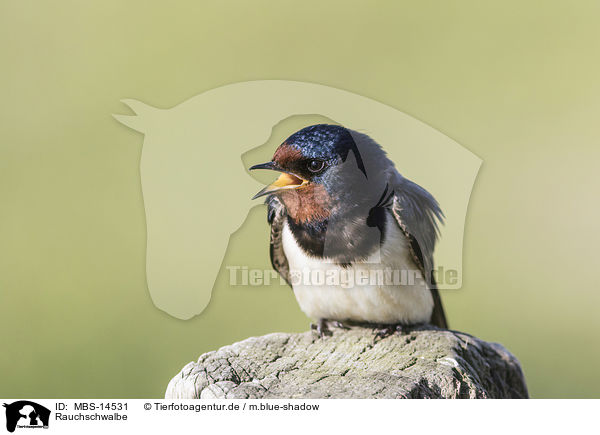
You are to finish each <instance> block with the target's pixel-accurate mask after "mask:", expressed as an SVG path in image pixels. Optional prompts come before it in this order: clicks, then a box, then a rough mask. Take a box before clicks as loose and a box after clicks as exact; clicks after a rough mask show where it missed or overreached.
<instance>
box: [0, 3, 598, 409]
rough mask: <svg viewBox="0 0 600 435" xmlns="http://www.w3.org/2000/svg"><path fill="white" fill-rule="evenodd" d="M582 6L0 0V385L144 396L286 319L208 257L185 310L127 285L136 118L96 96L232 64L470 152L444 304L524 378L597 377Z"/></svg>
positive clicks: (589, 107) (273, 295)
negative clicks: (457, 263)
mask: <svg viewBox="0 0 600 435" xmlns="http://www.w3.org/2000/svg"><path fill="white" fill-rule="evenodd" d="M599 19H600V3H598V2H597V1H577V2H567V1H560V2H557V1H529V2H520V1H493V2H490V1H420V2H406V1H402V2H391V1H390V2H369V3H367V2H356V3H354V2H348V1H344V2H342V1H340V2H327V3H324V2H312V1H305V2H301V3H299V2H291V1H289V2H288V1H283V2H275V1H273V2H263V1H253V2H241V1H240V2H216V1H215V2H192V1H189V2H171V3H169V4H168V5H166V4H165V5H163V6H158V5H154V4H150V3H149V2H145V1H129V2H122V1H108V0H105V1H102V2H94V3H92V2H80V1H59V2H51V3H50V2H48V3H44V2H33V1H25V0H19V1H5V0H1V1H0V50H1V51H0V54H1V59H2V66H1V68H0V83H1V85H0V86H1V93H0V95H1V99H0V330H2V334H1V335H0V346H1V348H2V352H1V353H0V373H1V375H0V397H19V398H21V397H22V398H25V397H103V398H104V397H115V398H121V397H122V398H129V397H161V396H162V395H163V393H164V389H165V387H166V385H167V382H168V381H169V379H170V378H171V377H172V376H173V375H175V374H176V373H177V372H178V370H179V369H180V368H181V367H182V366H183V365H184V364H185V363H187V362H189V361H191V360H194V359H196V358H197V357H198V355H199V354H201V353H202V352H205V351H208V350H212V349H215V348H217V347H219V346H222V345H225V344H229V343H231V342H233V341H236V340H240V339H243V338H245V337H248V336H251V335H260V334H265V333H268V332H273V331H302V330H306V328H307V325H308V319H306V318H305V317H304V315H303V314H302V313H301V312H300V310H299V309H298V308H297V306H296V303H295V301H294V298H293V295H292V293H291V291H289V290H284V289H282V288H279V287H273V288H251V289H248V288H238V287H235V288H230V287H228V286H227V285H226V284H227V275H226V272H225V274H221V276H220V278H219V279H218V281H217V287H216V291H215V292H214V294H213V299H212V300H211V303H210V305H209V306H208V308H207V309H206V311H205V312H204V313H202V315H200V316H198V317H196V318H194V319H192V320H189V321H182V320H177V319H174V318H172V317H170V316H168V315H167V314H165V313H164V312H162V311H160V310H158V309H157V308H155V307H154V305H153V304H152V302H151V300H150V297H149V295H148V291H147V288H146V283H145V237H146V235H145V217H144V209H143V202H142V195H141V187H140V178H139V169H138V168H139V160H140V153H141V145H142V141H143V137H142V136H141V135H140V134H137V133H135V132H134V131H132V130H129V129H127V128H126V127H124V126H123V125H120V124H119V123H118V122H116V121H115V120H114V119H113V118H112V117H111V113H126V112H127V109H124V107H123V105H122V104H121V103H119V100H120V99H122V98H126V97H131V98H136V99H139V100H141V101H144V102H147V103H148V104H151V105H153V106H156V107H171V106H174V105H176V104H178V103H180V102H182V101H184V100H186V99H188V98H190V97H192V96H194V95H197V94H198V93H200V92H202V91H205V90H208V89H211V88H214V87H216V86H220V85H224V84H228V83H232V82H237V81H244V80H254V79H289V80H299V81H310V82H316V83H321V84H325V85H329V86H334V87H338V88H342V89H346V90H349V91H352V92H355V93H357V94H360V95H365V96H368V97H370V98H373V99H376V100H378V101H381V102H383V103H385V104H388V105H390V106H393V107H395V108H397V109H399V110H402V111H404V112H406V113H408V114H410V115H412V116H414V117H416V118H418V119H420V120H423V121H425V122H426V123H428V124H430V125H431V126H433V127H434V128H436V129H438V130H440V131H442V132H443V133H445V134H447V135H448V136H450V137H452V138H453V139H455V140H456V141H458V142H459V143H460V144H462V145H463V146H465V147H466V148H468V149H470V150H471V151H472V152H474V153H475V154H477V155H478V156H479V157H481V158H482V159H483V161H484V163H483V166H482V168H481V171H480V173H479V177H478V180H477V181H476V184H475V189H474V191H473V195H472V197H471V204H470V208H469V213H468V216H467V226H466V231H465V250H464V265H463V266H464V270H463V272H464V278H463V282H464V286H463V289H461V290H458V291H448V292H445V293H444V294H443V298H444V301H445V305H446V309H447V313H448V316H449V319H450V322H451V324H452V326H453V328H455V329H459V330H463V331H466V332H469V333H471V334H474V335H476V336H479V337H481V338H483V339H486V340H493V341H498V342H500V343H503V344H504V345H505V346H506V347H508V349H509V350H511V351H512V352H513V353H514V354H515V355H516V356H517V357H518V358H519V359H520V361H521V362H522V364H523V367H524V370H525V374H526V377H527V380H528V384H529V388H530V392H531V395H532V396H533V397H540V398H541V397H598V396H600V375H599V374H598V370H597V368H598V366H600V350H599V347H598V342H599V341H600V340H599V339H600V319H599V317H598V315H597V310H598V306H599V304H600V293H599V292H598V291H597V290H598V287H599V281H600V278H599V273H598V266H599V264H598V253H597V249H596V247H597V245H598V244H599V243H600V231H598V228H597V225H598V221H599V220H600V206H599V205H598V203H597V202H598V193H599V191H600V176H599V175H598V173H597V165H598V162H599V161H600V124H599V122H598V115H600V79H599V77H600V26H598V22H599ZM248 219H251V220H256V221H260V222H262V224H261V225H262V227H261V228H264V233H261V234H251V235H243V234H241V232H240V233H236V234H235V235H234V236H233V237H234V241H236V242H237V243H239V244H240V245H243V246H248V248H247V250H246V251H244V252H237V253H234V254H232V258H230V260H231V263H232V264H236V262H237V263H238V264H242V262H244V261H245V260H247V258H256V262H257V264H266V263H265V262H266V256H267V247H266V237H267V227H266V223H265V222H264V220H265V217H264V209H262V208H260V207H257V208H254V209H253V210H252V212H251V213H250V215H249V217H248ZM245 238H247V239H245ZM257 240H260V241H261V242H260V243H254V241H257ZM263 241H264V242H263ZM236 256H237V257H236ZM246 262H247V261H246ZM250 265H252V264H250Z"/></svg>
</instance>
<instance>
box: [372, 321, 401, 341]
mask: <svg viewBox="0 0 600 435" xmlns="http://www.w3.org/2000/svg"><path fill="white" fill-rule="evenodd" d="M374 332H375V339H381V340H383V339H384V338H387V337H389V336H390V335H394V334H395V333H396V332H400V333H402V325H400V324H398V325H385V326H381V327H378V328H375V329H374Z"/></svg>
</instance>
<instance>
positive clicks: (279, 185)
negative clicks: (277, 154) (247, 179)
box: [250, 162, 308, 199]
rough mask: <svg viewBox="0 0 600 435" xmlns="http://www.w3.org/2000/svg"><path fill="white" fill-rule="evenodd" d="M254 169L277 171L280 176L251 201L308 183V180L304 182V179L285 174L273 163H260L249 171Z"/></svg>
mask: <svg viewBox="0 0 600 435" xmlns="http://www.w3.org/2000/svg"><path fill="white" fill-rule="evenodd" d="M254 169H270V170H271V171H279V172H281V173H282V174H281V175H280V176H279V178H278V179H277V180H275V181H274V182H273V183H271V184H269V185H268V186H267V187H265V188H264V189H262V190H261V191H260V192H258V193H257V194H256V195H254V196H253V197H252V199H256V198H260V197H261V196H265V195H269V194H270V193H273V192H277V191H279V190H284V189H297V188H298V187H300V186H304V185H305V184H306V183H308V180H305V179H304V178H300V177H298V176H297V175H294V174H290V173H289V172H285V171H284V170H283V169H281V168H280V167H279V165H277V163H275V162H267V163H261V164H260V165H254V166H252V167H251V168H250V170H251V171H252V170H254Z"/></svg>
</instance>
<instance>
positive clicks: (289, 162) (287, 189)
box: [250, 124, 387, 221]
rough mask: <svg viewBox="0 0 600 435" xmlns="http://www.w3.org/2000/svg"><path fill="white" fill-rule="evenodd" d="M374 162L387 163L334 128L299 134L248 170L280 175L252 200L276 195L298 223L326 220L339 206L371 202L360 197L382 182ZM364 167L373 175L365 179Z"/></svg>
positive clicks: (371, 146) (354, 136) (353, 135)
mask: <svg viewBox="0 0 600 435" xmlns="http://www.w3.org/2000/svg"><path fill="white" fill-rule="evenodd" d="M373 157H382V158H384V159H386V158H385V154H384V153H383V151H382V150H381V148H380V147H379V146H378V145H377V144H376V143H375V142H374V141H372V140H371V139H370V138H369V137H368V136H366V135H363V134H361V133H357V132H354V131H352V130H349V129H346V128H344V127H342V126H339V125H329V124H318V125H312V126H309V127H306V128H303V129H302V130H299V131H297V132H296V133H294V134H292V135H291V136H290V137H288V138H287V139H286V140H285V141H284V142H283V143H282V144H281V145H280V146H279V147H278V148H277V150H276V151H275V154H274V155H273V158H272V159H271V161H269V162H266V163H262V164H259V165H254V166H252V167H251V168H250V170H255V169H269V170H273V171H278V172H281V174H280V176H279V178H277V180H275V181H274V182H273V183H271V184H270V185H268V186H266V187H265V188H264V189H262V190H261V191H260V192H258V193H257V194H256V195H255V196H254V198H253V199H255V198H259V197H261V196H265V195H277V196H278V197H279V198H280V199H281V200H282V202H283V203H284V204H285V205H286V207H287V208H288V212H289V214H290V215H291V216H292V217H294V216H296V217H298V220H300V221H302V220H314V219H324V218H327V217H328V216H329V215H330V214H331V212H332V211H334V210H335V209H336V207H337V208H339V205H340V204H342V203H343V204H357V202H360V200H361V198H367V197H369V196H371V195H367V194H365V190H364V189H365V186H368V185H369V184H370V183H369V182H370V181H373V180H377V179H380V178H381V176H380V174H378V173H377V172H378V170H379V169H381V165H378V164H377V165H375V166H373V164H372V163H377V162H378V161H381V159H380V158H375V159H374V158H373ZM386 161H387V159H386ZM369 167H370V168H371V169H377V170H372V171H371V173H368V169H369ZM378 184H379V183H378ZM346 207H347V206H346Z"/></svg>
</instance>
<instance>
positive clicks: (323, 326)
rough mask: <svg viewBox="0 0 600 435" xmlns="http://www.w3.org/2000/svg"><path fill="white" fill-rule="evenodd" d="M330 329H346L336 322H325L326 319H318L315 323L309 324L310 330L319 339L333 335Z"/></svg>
mask: <svg viewBox="0 0 600 435" xmlns="http://www.w3.org/2000/svg"><path fill="white" fill-rule="evenodd" d="M330 327H334V328H340V329H348V327H347V326H345V325H344V324H343V323H342V322H340V321H338V320H327V319H319V320H318V321H317V323H311V324H310V329H312V330H314V331H316V332H317V334H319V337H321V338H323V337H325V336H329V335H333V333H332V332H331V330H330V329H329V328H330Z"/></svg>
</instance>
